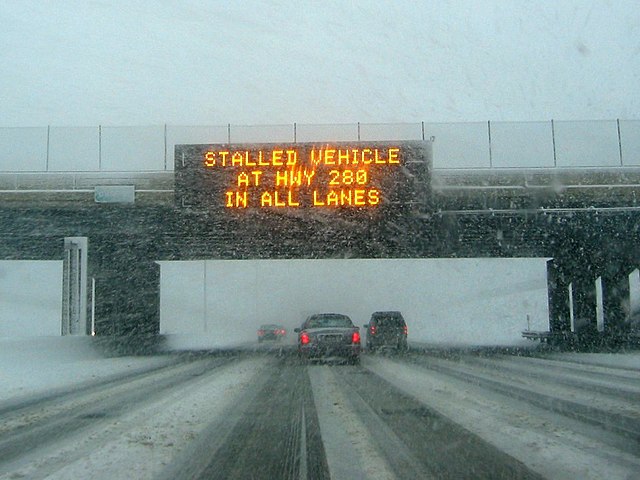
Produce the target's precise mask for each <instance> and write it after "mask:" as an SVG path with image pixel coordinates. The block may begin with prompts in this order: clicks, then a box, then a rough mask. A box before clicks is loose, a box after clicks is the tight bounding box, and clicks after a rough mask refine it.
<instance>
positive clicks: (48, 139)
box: [45, 125, 51, 172]
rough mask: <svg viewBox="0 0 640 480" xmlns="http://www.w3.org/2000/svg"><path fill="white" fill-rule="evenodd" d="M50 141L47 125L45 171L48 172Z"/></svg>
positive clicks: (49, 129) (49, 127) (48, 126)
mask: <svg viewBox="0 0 640 480" xmlns="http://www.w3.org/2000/svg"><path fill="white" fill-rule="evenodd" d="M50 140H51V125H47V160H46V163H45V171H47V172H48V171H49V142H50Z"/></svg>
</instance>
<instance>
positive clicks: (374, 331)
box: [369, 325, 376, 335]
mask: <svg viewBox="0 0 640 480" xmlns="http://www.w3.org/2000/svg"><path fill="white" fill-rule="evenodd" d="M369 333H371V335H375V334H376V326H375V325H371V326H370V327H369Z"/></svg>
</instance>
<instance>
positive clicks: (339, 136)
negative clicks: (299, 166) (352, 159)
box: [295, 123, 358, 142]
mask: <svg viewBox="0 0 640 480" xmlns="http://www.w3.org/2000/svg"><path fill="white" fill-rule="evenodd" d="M295 127H296V141H297V142H353V141H357V140H358V124H357V123H342V124H326V125H325V124H296V126H295Z"/></svg>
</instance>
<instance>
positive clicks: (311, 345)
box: [295, 313, 361, 364]
mask: <svg viewBox="0 0 640 480" xmlns="http://www.w3.org/2000/svg"><path fill="white" fill-rule="evenodd" d="M295 331H296V332H297V333H298V353H299V354H300V356H301V357H302V358H304V359H329V358H332V357H340V358H344V359H346V360H347V361H348V362H349V363H354V364H355V363H358V362H359V361H360V351H361V348H360V329H359V328H358V327H356V326H355V325H354V324H353V322H352V321H351V319H350V318H349V317H348V316H346V315H342V314H339V313H318V314H315V315H311V316H310V317H308V318H307V319H306V320H305V322H304V323H303V324H302V327H300V328H296V329H295Z"/></svg>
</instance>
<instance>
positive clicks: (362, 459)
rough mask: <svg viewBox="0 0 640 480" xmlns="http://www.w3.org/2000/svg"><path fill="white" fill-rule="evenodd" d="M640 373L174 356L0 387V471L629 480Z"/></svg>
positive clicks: (604, 362)
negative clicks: (13, 388) (42, 383)
mask: <svg viewBox="0 0 640 480" xmlns="http://www.w3.org/2000/svg"><path fill="white" fill-rule="evenodd" d="M112 360H118V359H104V361H105V362H109V361H112ZM139 360H140V361H141V362H149V361H150V360H151V359H150V358H146V359H139ZM136 361H138V359H133V358H132V359H131V362H134V363H135V362H136ZM67 365H68V368H69V369H73V362H71V363H68V364H67ZM639 373H640V355H638V354H637V353H627V354H617V355H613V354H609V355H607V354H599V355H594V354H546V355H544V356H540V355H536V356H515V355H508V354H504V353H496V352H484V353H483V352H479V351H474V352H470V351H463V350H457V351H455V352H454V351H451V350H428V351H423V350H417V349H416V350H413V351H412V352H411V353H409V354H407V355H404V356H395V355H384V354H379V355H367V354H365V355H364V356H363V358H362V363H361V365H360V366H348V365H340V364H311V365H306V364H302V363H300V361H299V360H298V358H297V356H296V355H295V354H294V352H293V351H292V350H290V347H288V346H287V347H285V348H283V349H280V348H276V349H272V350H269V349H268V348H267V349H265V348H258V349H248V350H246V351H243V350H234V351H232V352H227V353H225V354H224V355H223V354H220V353H206V354H205V353H199V354H194V355H185V354H178V355H176V354H172V355H165V356H162V358H161V359H158V358H155V359H153V360H152V361H151V363H150V364H149V365H148V366H147V367H146V368H140V369H138V370H136V371H134V372H131V371H123V372H122V373H120V374H117V373H115V372H111V374H110V375H109V376H105V377H104V378H103V379H100V378H94V379H93V380H92V381H91V382H89V383H87V381H84V382H82V383H78V382H75V383H74V382H69V383H68V385H67V387H61V386H60V387H58V388H57V389H56V390H55V394H50V395H46V396H44V395H43V394H37V393H32V394H31V395H30V396H24V395H21V396H13V397H7V396H6V395H5V396H3V397H2V400H1V401H0V417H1V418H2V422H1V424H0V479H5V478H6V479H9V478H53V479H68V478H89V477H91V478H93V479H96V480H99V479H107V478H108V479H114V478H122V479H125V478H127V479H129V478H137V479H144V478H148V479H151V478H160V479H169V478H171V479H179V478H296V479H298V478H310V479H311V478H313V479H315V478H384V479H395V478H398V479H402V478H553V479H558V478H559V479H562V478H567V479H569V478H572V479H573V478H594V479H595V478H604V477H606V478H611V479H616V478H620V479H627V478H633V477H634V475H635V474H636V473H637V472H638V471H640V440H639V439H640V428H639V425H640V409H638V408H637V405H638V398H639V397H640V375H638V374H639ZM78 378H81V376H80V375H79V376H78Z"/></svg>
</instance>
